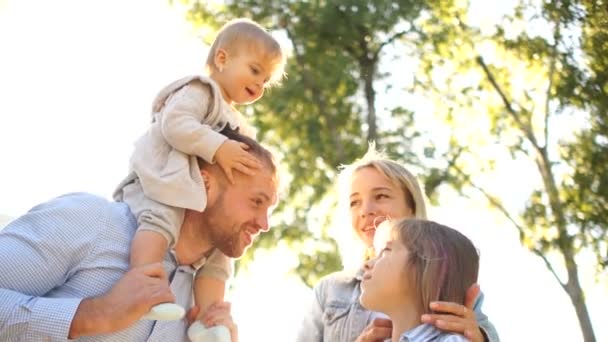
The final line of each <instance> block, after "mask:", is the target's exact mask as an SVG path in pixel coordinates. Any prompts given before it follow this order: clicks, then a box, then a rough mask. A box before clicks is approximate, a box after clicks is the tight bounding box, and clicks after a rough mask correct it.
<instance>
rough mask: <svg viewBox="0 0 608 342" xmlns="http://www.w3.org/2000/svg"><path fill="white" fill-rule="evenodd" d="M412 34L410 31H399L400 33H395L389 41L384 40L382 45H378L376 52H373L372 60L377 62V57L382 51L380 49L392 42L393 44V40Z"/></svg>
mask: <svg viewBox="0 0 608 342" xmlns="http://www.w3.org/2000/svg"><path fill="white" fill-rule="evenodd" d="M410 32H412V30H411V29H410V30H405V31H401V32H397V33H395V34H394V35H392V36H391V37H390V38H389V39H387V40H385V41H384V42H383V43H382V44H380V46H379V47H378V49H377V50H376V52H374V57H373V60H374V61H377V60H378V56H379V55H380V51H382V49H383V48H384V47H385V46H387V45H389V44H391V43H392V42H394V41H395V40H397V39H399V38H401V37H403V36H405V35H406V34H408V33H410Z"/></svg>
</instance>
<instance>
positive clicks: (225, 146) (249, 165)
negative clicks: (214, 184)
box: [214, 139, 262, 184]
mask: <svg viewBox="0 0 608 342" xmlns="http://www.w3.org/2000/svg"><path fill="white" fill-rule="evenodd" d="M248 149H249V145H247V144H245V143H242V142H238V141H235V140H230V139H228V140H226V141H224V142H223V143H222V144H221V145H220V147H219V148H218V149H217V151H215V156H214V159H215V161H216V162H217V163H218V165H219V166H220V167H221V168H222V170H223V171H224V174H225V175H226V178H228V181H229V182H230V183H231V184H234V176H233V174H232V171H233V170H238V171H241V172H242V173H244V174H246V175H250V176H253V175H254V174H255V172H254V169H259V168H260V167H262V163H261V162H260V161H259V160H258V159H257V158H256V157H254V156H253V155H252V154H251V153H249V152H248V151H247V150H248Z"/></svg>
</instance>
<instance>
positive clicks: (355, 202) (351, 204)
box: [350, 201, 359, 208]
mask: <svg viewBox="0 0 608 342" xmlns="http://www.w3.org/2000/svg"><path fill="white" fill-rule="evenodd" d="M357 204H359V201H351V202H350V207H351V208H352V207H354V206H356V205H357Z"/></svg>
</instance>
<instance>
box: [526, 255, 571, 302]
mask: <svg viewBox="0 0 608 342" xmlns="http://www.w3.org/2000/svg"><path fill="white" fill-rule="evenodd" d="M532 253H534V254H536V255H537V256H539V257H540V258H541V259H542V260H543V261H544V263H545V266H546V267H547V268H548V269H549V271H551V274H553V276H554V277H555V279H556V280H557V282H558V283H559V284H560V285H561V286H562V288H563V289H564V290H565V291H566V293H568V287H567V286H568V284H566V283H564V282H562V280H561V279H560V278H559V276H558V275H557V273H555V270H554V269H553V265H551V262H549V259H547V257H546V256H545V255H544V254H543V253H542V252H541V251H539V250H538V249H536V248H534V249H532Z"/></svg>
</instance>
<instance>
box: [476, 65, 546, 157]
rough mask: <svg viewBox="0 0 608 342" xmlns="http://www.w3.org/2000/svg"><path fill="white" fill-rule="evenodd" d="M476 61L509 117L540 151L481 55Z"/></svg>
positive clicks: (528, 128)
mask: <svg viewBox="0 0 608 342" xmlns="http://www.w3.org/2000/svg"><path fill="white" fill-rule="evenodd" d="M477 63H478V64H479V65H480V66H481V68H482V69H483V71H484V72H485V74H486V76H487V77H488V80H489V81H490V83H492V86H493V87H494V89H495V90H496V92H498V95H499V96H500V98H501V99H502V102H503V103H504V105H505V107H506V108H507V112H508V113H509V114H510V115H511V117H513V120H515V123H516V124H517V125H518V126H519V128H520V129H521V130H522V131H523V132H524V134H525V135H526V137H527V138H528V140H529V141H530V143H532V145H533V146H534V148H536V149H537V150H539V151H540V150H541V149H542V148H541V147H540V145H538V142H537V141H536V137H535V136H534V134H533V133H532V131H531V130H530V127H528V126H526V125H525V124H524V123H523V122H521V120H520V119H519V116H518V113H517V112H516V111H515V109H513V106H512V105H511V101H509V99H507V96H506V95H505V93H504V92H503V91H502V89H501V88H500V86H499V85H498V82H496V79H495V78H494V75H492V72H491V71H490V69H489V68H488V66H487V65H486V63H485V62H484V61H483V57H481V56H477Z"/></svg>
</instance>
